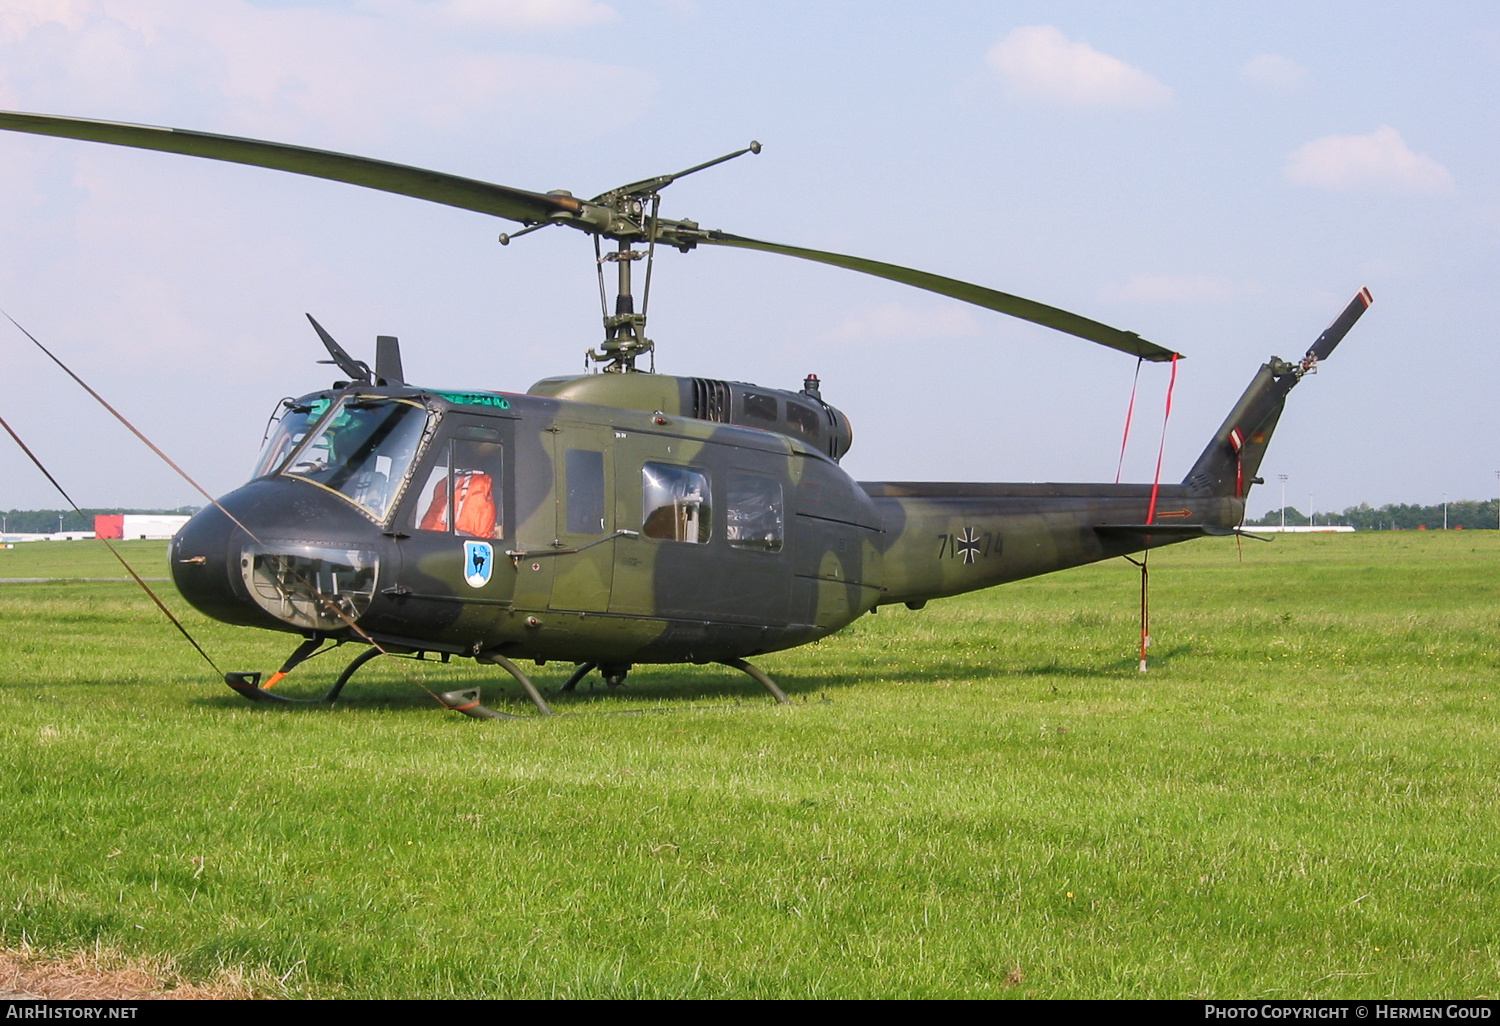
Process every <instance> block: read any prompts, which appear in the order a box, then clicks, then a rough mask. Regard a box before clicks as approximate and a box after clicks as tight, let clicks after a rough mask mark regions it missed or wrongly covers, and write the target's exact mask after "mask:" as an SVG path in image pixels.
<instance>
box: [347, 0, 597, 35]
mask: <svg viewBox="0 0 1500 1026" xmlns="http://www.w3.org/2000/svg"><path fill="white" fill-rule="evenodd" d="M368 6H369V7H370V8H371V9H376V10H382V11H388V12H391V13H394V14H402V15H407V16H414V17H417V18H421V19H423V20H429V21H433V22H436V23H438V24H441V25H447V26H451V27H454V28H465V29H481V30H493V29H500V30H507V29H508V30H515V31H558V30H566V29H575V28H586V27H588V26H590V25H599V24H603V23H605V22H610V21H616V20H618V18H619V17H620V14H619V12H618V11H616V10H615V9H614V8H613V7H610V6H609V5H608V4H602V3H599V2H597V0H440V2H438V3H422V2H420V0H418V2H413V0H373V2H371V3H370V4H369V5H368Z"/></svg>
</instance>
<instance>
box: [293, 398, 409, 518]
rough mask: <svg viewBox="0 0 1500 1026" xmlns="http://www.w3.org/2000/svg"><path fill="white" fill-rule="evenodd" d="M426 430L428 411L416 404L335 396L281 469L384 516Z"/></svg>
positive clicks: (399, 400)
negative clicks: (320, 419)
mask: <svg viewBox="0 0 1500 1026" xmlns="http://www.w3.org/2000/svg"><path fill="white" fill-rule="evenodd" d="M426 428H427V410H426V408H425V407H424V406H422V405H421V404H420V403H417V402H413V401H411V400H408V399H385V398H377V397H353V398H344V399H340V400H339V401H338V404H337V405H336V406H335V408H334V409H333V410H331V411H330V412H329V413H328V415H327V416H326V417H324V418H323V420H322V422H321V423H320V424H319V425H318V427H317V429H316V430H315V431H314V432H313V433H312V434H311V435H310V436H309V437H308V438H307V440H306V441H304V442H303V443H302V445H301V446H299V447H298V449H297V451H296V453H295V454H293V456H292V458H291V460H290V461H289V462H288V463H287V466H286V469H285V470H283V471H282V473H283V474H287V475H289V476H291V477H300V478H302V479H304V480H307V481H312V482H314V483H316V484H320V485H322V486H323V487H324V488H329V489H332V490H333V491H336V492H338V493H339V494H340V495H343V496H344V497H345V498H347V499H349V500H350V501H351V502H354V503H356V504H358V505H359V506H360V507H362V508H363V509H364V510H366V511H367V512H368V513H370V515H371V516H373V517H375V519H377V520H384V519H385V515H386V513H387V512H388V511H389V510H390V507H391V503H392V501H393V500H394V499H395V497H396V494H397V492H398V491H399V489H400V487H401V481H402V480H403V479H404V478H405V477H406V471H407V469H408V468H409V467H410V466H411V461H412V458H413V457H415V456H416V454H417V446H418V445H420V444H421V442H422V434H423V432H424V431H425V430H426Z"/></svg>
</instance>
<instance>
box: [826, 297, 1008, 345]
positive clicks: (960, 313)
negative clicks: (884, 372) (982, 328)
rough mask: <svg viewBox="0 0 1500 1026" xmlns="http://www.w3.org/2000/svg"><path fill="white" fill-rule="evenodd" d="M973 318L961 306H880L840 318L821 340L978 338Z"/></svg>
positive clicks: (976, 325) (887, 304)
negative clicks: (975, 336)
mask: <svg viewBox="0 0 1500 1026" xmlns="http://www.w3.org/2000/svg"><path fill="white" fill-rule="evenodd" d="M978 332H979V325H978V324H977V323H976V322H975V320H974V315H973V314H972V313H971V312H970V311H969V310H968V309H967V308H966V307H962V306H932V307H923V308H920V309H919V308H914V307H910V306H906V305H905V304H902V303H883V304H881V305H880V306H876V307H872V308H871V309H869V310H866V311H865V312H864V313H859V314H852V315H850V316H849V317H846V318H844V319H843V320H842V321H840V322H839V323H838V325H836V326H835V327H834V328H833V330H832V331H829V332H828V333H827V334H826V335H825V336H824V337H825V338H827V339H829V340H830V341H834V342H862V341H871V340H882V341H887V340H894V341H902V340H905V339H913V340H915V339H929V338H964V337H967V336H970V335H975V334H978Z"/></svg>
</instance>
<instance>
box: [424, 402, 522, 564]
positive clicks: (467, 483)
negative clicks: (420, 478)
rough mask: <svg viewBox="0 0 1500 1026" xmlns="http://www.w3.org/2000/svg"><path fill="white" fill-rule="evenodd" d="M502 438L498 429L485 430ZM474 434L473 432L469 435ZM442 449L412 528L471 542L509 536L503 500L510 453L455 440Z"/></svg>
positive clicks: (497, 446)
mask: <svg viewBox="0 0 1500 1026" xmlns="http://www.w3.org/2000/svg"><path fill="white" fill-rule="evenodd" d="M483 430H485V431H488V432H490V434H493V435H496V436H498V432H495V431H494V430H493V429H483ZM464 433H472V432H464ZM435 448H437V452H438V454H437V461H436V463H435V465H434V466H433V467H432V469H431V470H430V471H428V474H427V483H426V484H425V485H423V487H422V489H421V491H420V492H418V493H417V511H416V517H415V523H414V524H413V525H412V526H414V527H415V528H416V529H417V530H419V531H448V530H450V526H449V525H452V526H451V531H452V533H453V534H460V535H464V536H465V537H469V538H504V537H505V514H504V506H503V504H502V503H501V501H500V483H501V482H502V481H503V480H504V470H505V450H504V449H503V448H502V447H501V445H500V443H498V442H488V441H473V440H471V439H467V438H454V439H451V440H449V441H445V442H443V443H441V445H440V446H437V447H435Z"/></svg>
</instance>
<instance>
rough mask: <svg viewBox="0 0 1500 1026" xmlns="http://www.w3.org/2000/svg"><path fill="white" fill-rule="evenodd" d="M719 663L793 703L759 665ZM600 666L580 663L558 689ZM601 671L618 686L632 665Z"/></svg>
mask: <svg viewBox="0 0 1500 1026" xmlns="http://www.w3.org/2000/svg"><path fill="white" fill-rule="evenodd" d="M719 665H720V666H727V667H729V668H730V669H731V670H739V671H740V672H741V673H744V674H746V675H748V676H749V677H750V679H752V680H754V681H755V682H756V683H757V684H759V685H760V686H761V687H763V688H765V689H766V690H767V691H769V692H770V693H771V696H772V697H773V698H775V699H776V701H777V702H778V703H779V704H781V705H791V704H792V700H791V699H789V698H787V697H786V692H784V691H782V690H781V688H780V687H778V686H777V684H776V682H775V681H774V680H772V679H771V677H770V675H769V674H767V673H766V672H765V671H764V670H762V669H760V668H759V667H756V666H752V665H750V664H749V663H747V662H745V660H743V659H726V660H723V661H721V662H720V663H719ZM598 668H599V667H598V664H597V663H580V664H579V666H578V669H576V670H574V671H573V675H572V676H571V677H569V678H568V680H567V683H565V684H563V686H562V687H560V688H558V689H557V690H558V691H559V692H573V691H576V690H577V688H578V685H579V684H580V683H581V682H582V681H583V678H585V677H587V676H588V675H589V674H590V673H592V672H593V671H594V670H595V669H598ZM600 672H601V673H603V674H604V676H605V683H607V684H608V685H609V686H610V687H611V688H617V687H620V686H621V685H622V684H624V683H625V676H626V674H628V673H629V672H630V667H629V666H626V667H623V668H622V667H618V666H606V667H604V668H603V669H602V670H600Z"/></svg>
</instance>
